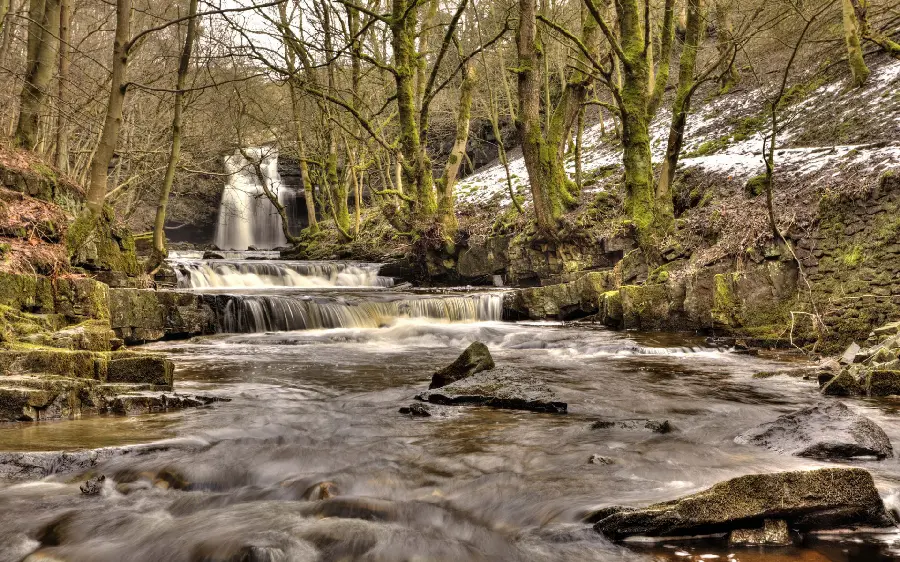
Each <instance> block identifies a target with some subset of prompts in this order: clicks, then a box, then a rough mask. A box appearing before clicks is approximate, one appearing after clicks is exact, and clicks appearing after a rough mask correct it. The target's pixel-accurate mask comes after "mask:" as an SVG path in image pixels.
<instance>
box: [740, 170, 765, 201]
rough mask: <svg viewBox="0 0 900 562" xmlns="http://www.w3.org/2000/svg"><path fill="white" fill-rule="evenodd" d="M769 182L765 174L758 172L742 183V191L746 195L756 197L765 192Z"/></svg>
mask: <svg viewBox="0 0 900 562" xmlns="http://www.w3.org/2000/svg"><path fill="white" fill-rule="evenodd" d="M768 184H769V178H768V176H766V174H760V175H758V176H754V177H752V178H750V179H749V180H747V183H746V184H745V185H744V192H745V193H746V194H747V196H748V197H757V196H759V195H762V194H763V193H765V192H766V188H767V187H768Z"/></svg>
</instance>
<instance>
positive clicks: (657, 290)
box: [619, 284, 679, 330]
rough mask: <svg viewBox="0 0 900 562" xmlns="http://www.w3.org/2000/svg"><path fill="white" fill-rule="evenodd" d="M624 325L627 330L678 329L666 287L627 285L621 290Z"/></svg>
mask: <svg viewBox="0 0 900 562" xmlns="http://www.w3.org/2000/svg"><path fill="white" fill-rule="evenodd" d="M619 291H620V298H621V303H622V323H623V327H624V328H627V329H638V330H664V329H678V328H679V327H678V326H677V319H676V318H674V317H673V316H672V315H671V314H670V312H671V306H670V305H671V303H670V300H669V293H668V290H667V289H666V285H663V284H658V285H626V286H624V287H621V288H620V289H619Z"/></svg>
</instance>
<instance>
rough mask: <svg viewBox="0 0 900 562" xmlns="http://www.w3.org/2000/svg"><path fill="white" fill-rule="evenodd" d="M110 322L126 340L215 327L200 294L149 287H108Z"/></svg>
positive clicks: (202, 331)
mask: <svg viewBox="0 0 900 562" xmlns="http://www.w3.org/2000/svg"><path fill="white" fill-rule="evenodd" d="M109 310H110V324H111V325H112V328H113V330H115V332H116V334H117V335H118V336H119V337H120V338H122V339H123V340H124V341H125V343H128V344H140V343H146V342H148V341H156V340H161V339H163V338H165V337H191V336H198V335H203V334H211V333H213V332H214V331H215V318H216V315H215V312H214V311H213V309H212V307H211V306H209V304H207V303H206V302H204V300H203V298H202V297H201V296H200V295H195V294H192V293H182V292H177V291H153V290H149V289H110V291H109Z"/></svg>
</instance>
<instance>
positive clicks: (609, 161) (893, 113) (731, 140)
mask: <svg viewBox="0 0 900 562" xmlns="http://www.w3.org/2000/svg"><path fill="white" fill-rule="evenodd" d="M696 105H698V106H699V107H698V109H697V110H696V111H695V112H694V113H692V114H691V116H690V117H689V119H688V126H687V133H686V135H685V138H686V142H685V146H684V150H683V151H682V158H681V165H680V169H687V168H696V169H699V170H702V171H705V172H709V173H714V174H719V175H722V176H724V177H726V178H728V179H731V180H734V181H740V182H744V181H746V180H747V179H749V178H752V177H754V176H757V175H759V174H761V173H763V172H764V171H765V166H764V163H763V159H762V148H763V141H764V136H763V135H764V134H765V133H767V132H768V127H769V125H768V123H767V122H766V117H765V115H766V113H765V95H764V93H763V92H761V91H760V90H759V89H753V90H747V91H742V92H736V93H734V94H730V95H727V96H719V97H715V98H713V99H712V100H710V101H709V102H708V103H703V104H696ZM670 118H671V114H669V113H668V112H667V111H661V112H660V114H659V115H658V116H657V118H656V119H655V120H654V122H653V124H652V126H651V134H652V141H651V142H652V147H653V159H654V162H659V161H661V160H662V158H663V155H664V152H665V146H666V141H667V137H668V128H669V121H670ZM780 119H781V120H782V121H783V123H784V124H785V128H784V129H783V130H782V131H781V132H780V133H779V138H778V143H777V144H778V147H779V149H777V150H776V153H775V160H776V161H775V164H776V173H777V174H778V175H779V177H780V178H784V179H790V180H791V181H802V182H804V183H805V184H807V185H808V186H815V187H819V186H821V187H825V186H828V185H831V184H835V185H836V184H838V183H843V182H846V181H848V180H851V179H852V180H853V181H854V182H856V183H865V182H867V181H872V180H874V179H875V178H877V177H878V176H880V175H881V173H883V172H884V171H885V170H887V169H889V168H892V167H900V61H896V60H893V59H890V60H888V61H887V62H885V63H883V64H881V65H879V66H875V67H873V68H872V75H871V76H870V78H869V80H868V82H867V84H866V85H865V86H864V87H863V88H862V89H859V90H847V88H846V84H845V83H843V82H842V81H835V82H830V83H825V84H822V85H819V86H818V87H815V88H811V91H810V92H809V93H807V94H806V95H805V96H802V99H801V100H800V101H798V102H797V103H794V104H793V105H791V106H790V107H789V108H787V109H786V110H784V111H782V114H781V115H780ZM611 127H612V123H611V122H610V121H607V123H606V129H607V131H609V130H611ZM601 131H602V127H601V126H600V124H597V125H594V126H592V127H589V128H587V129H586V130H585V131H584V149H583V158H582V167H583V170H584V171H585V174H586V175H588V176H590V175H591V174H592V173H594V174H596V172H597V171H598V170H603V169H609V168H618V167H620V166H621V149H620V147H619V146H618V144H617V143H616V142H615V141H614V140H612V139H611V138H610V137H609V136H607V137H605V138H604V137H603V135H602V134H601ZM509 167H510V175H511V177H512V180H513V187H514V189H515V190H516V191H517V193H518V194H519V195H522V196H525V202H526V204H527V202H528V200H529V199H530V197H528V196H527V195H526V194H527V192H528V173H527V172H526V170H525V163H524V161H523V160H522V157H521V153H520V152H519V151H512V152H511V153H510V163H509ZM568 169H569V173H570V175H574V162H573V161H571V159H570V161H569V162H568ZM602 189H604V184H603V182H598V183H595V184H594V185H593V186H592V187H591V188H589V189H588V190H589V191H590V190H594V191H596V190H602ZM456 195H457V198H458V200H459V202H460V203H463V204H467V203H468V204H476V205H481V204H486V203H498V204H500V205H501V206H506V205H508V204H510V198H509V192H508V188H507V183H506V172H505V170H504V168H503V166H502V165H501V164H500V163H499V162H494V163H492V164H490V165H488V166H486V167H484V168H482V169H481V170H478V171H477V172H476V173H474V174H472V175H471V176H469V177H467V178H465V179H464V180H462V181H460V182H459V184H458V185H457V188H456Z"/></svg>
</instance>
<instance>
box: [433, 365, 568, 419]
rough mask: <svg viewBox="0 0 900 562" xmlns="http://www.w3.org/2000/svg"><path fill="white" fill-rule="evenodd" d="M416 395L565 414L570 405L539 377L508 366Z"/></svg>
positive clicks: (437, 400)
mask: <svg viewBox="0 0 900 562" xmlns="http://www.w3.org/2000/svg"><path fill="white" fill-rule="evenodd" d="M416 399H418V400H422V401H424V402H431V403H433V404H454V405H459V404H473V405H483V406H492V407H494V408H508V409H514V410H531V411H534V412H550V413H554V414H565V413H566V410H567V409H568V405H567V404H566V403H565V402H560V401H559V400H558V398H557V396H556V394H554V392H553V391H552V390H550V388H549V387H548V386H547V385H545V384H544V383H543V382H542V381H541V380H540V379H538V378H537V377H535V376H533V375H529V374H526V373H523V372H520V371H517V370H514V369H511V368H508V367H500V368H497V369H493V370H491V371H484V372H481V373H478V374H477V375H472V376H470V377H466V378H464V379H461V380H458V381H456V382H452V383H450V384H448V385H446V386H442V387H441V388H437V389H429V390H427V391H426V392H423V393H421V394H419V395H418V396H416Z"/></svg>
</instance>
